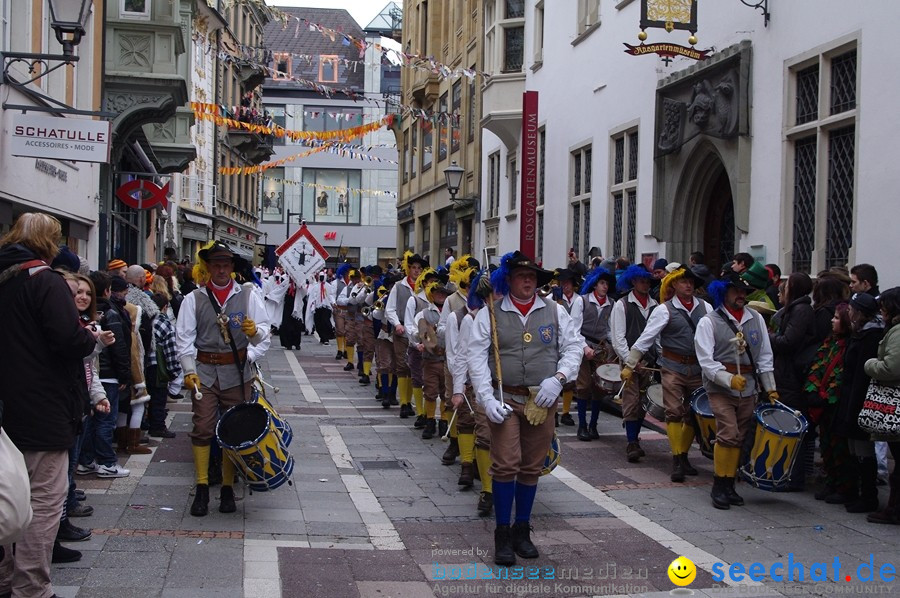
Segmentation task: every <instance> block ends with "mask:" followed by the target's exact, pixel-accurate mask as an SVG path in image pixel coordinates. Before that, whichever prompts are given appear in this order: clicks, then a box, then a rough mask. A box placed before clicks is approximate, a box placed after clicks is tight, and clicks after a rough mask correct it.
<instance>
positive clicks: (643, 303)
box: [631, 291, 650, 309]
mask: <svg viewBox="0 0 900 598" xmlns="http://www.w3.org/2000/svg"><path fill="white" fill-rule="evenodd" d="M631 296H632V297H634V298H635V299H637V300H638V303H640V304H641V307H643V308H645V309H646V307H647V302H648V301H650V295H644V296H643V297H641V296H640V295H638V294H637V293H635V292H633V291H632V293H631Z"/></svg>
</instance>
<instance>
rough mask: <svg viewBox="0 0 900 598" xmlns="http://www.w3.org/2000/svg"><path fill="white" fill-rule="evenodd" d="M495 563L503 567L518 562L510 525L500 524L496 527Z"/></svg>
mask: <svg viewBox="0 0 900 598" xmlns="http://www.w3.org/2000/svg"><path fill="white" fill-rule="evenodd" d="M494 564H496V565H500V566H502V567H511V566H513V565H515V564H516V552H515V551H514V550H513V545H512V530H511V529H509V526H508V525H498V526H497V527H496V528H495V529H494Z"/></svg>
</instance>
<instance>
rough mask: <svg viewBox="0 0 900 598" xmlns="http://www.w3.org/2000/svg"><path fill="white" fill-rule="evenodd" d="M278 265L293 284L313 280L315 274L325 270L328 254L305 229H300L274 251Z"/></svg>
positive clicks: (302, 227) (302, 226)
mask: <svg viewBox="0 0 900 598" xmlns="http://www.w3.org/2000/svg"><path fill="white" fill-rule="evenodd" d="M275 255H277V256H278V263H279V264H281V267H282V268H284V271H285V272H287V273H288V275H289V276H290V277H291V279H293V281H294V283H295V284H303V283H304V282H305V281H307V280H310V281H312V280H315V277H316V274H317V273H318V272H319V271H321V270H324V269H325V261H326V260H327V259H328V252H327V251H325V248H324V247H322V244H321V243H319V241H318V239H316V238H315V237H314V236H313V234H312V233H311V232H310V231H309V229H308V228H307V227H306V223H303V224H302V225H301V226H300V229H299V230H298V231H297V232H295V233H294V234H293V235H291V237H290V238H289V239H288V240H287V241H285V242H284V243H282V244H281V246H280V247H279V248H278V249H276V250H275Z"/></svg>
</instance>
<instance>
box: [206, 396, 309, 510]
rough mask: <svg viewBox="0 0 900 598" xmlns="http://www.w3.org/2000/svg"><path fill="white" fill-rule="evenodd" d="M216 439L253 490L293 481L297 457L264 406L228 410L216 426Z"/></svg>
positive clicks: (272, 488) (246, 404) (245, 406)
mask: <svg viewBox="0 0 900 598" xmlns="http://www.w3.org/2000/svg"><path fill="white" fill-rule="evenodd" d="M216 439H217V440H218V441H219V445H221V447H222V453H223V454H224V455H225V456H227V457H228V458H229V459H231V461H232V462H233V463H234V465H235V467H237V469H238V472H239V473H240V474H241V476H242V477H243V478H244V479H245V480H246V482H247V487H248V488H250V490H251V491H252V490H256V491H257V492H265V491H266V490H274V489H275V488H278V487H279V486H281V485H282V484H284V483H285V482H289V481H290V477H291V474H292V473H293V471H294V458H293V457H291V456H290V454H288V452H287V450H286V449H285V447H284V445H283V444H282V441H281V435H280V434H279V433H278V430H277V429H276V427H275V424H274V421H273V418H272V415H271V413H269V411H268V410H266V408H265V407H263V406H262V405H261V404H259V403H241V404H240V405H235V406H234V407H232V408H231V409H229V410H228V411H226V412H225V414H224V415H222V418H221V419H220V420H219V423H218V424H217V425H216Z"/></svg>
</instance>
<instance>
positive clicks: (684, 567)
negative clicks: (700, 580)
mask: <svg viewBox="0 0 900 598" xmlns="http://www.w3.org/2000/svg"><path fill="white" fill-rule="evenodd" d="M668 573H669V581H671V582H672V583H674V584H675V585H676V586H686V585H690V584H691V583H693V581H694V579H695V578H696V577H697V567H696V566H695V565H694V563H693V561H691V559H689V558H687V557H683V556H680V557H678V558H677V559H675V560H674V561H672V562H671V563H670V564H669V568H668Z"/></svg>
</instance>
